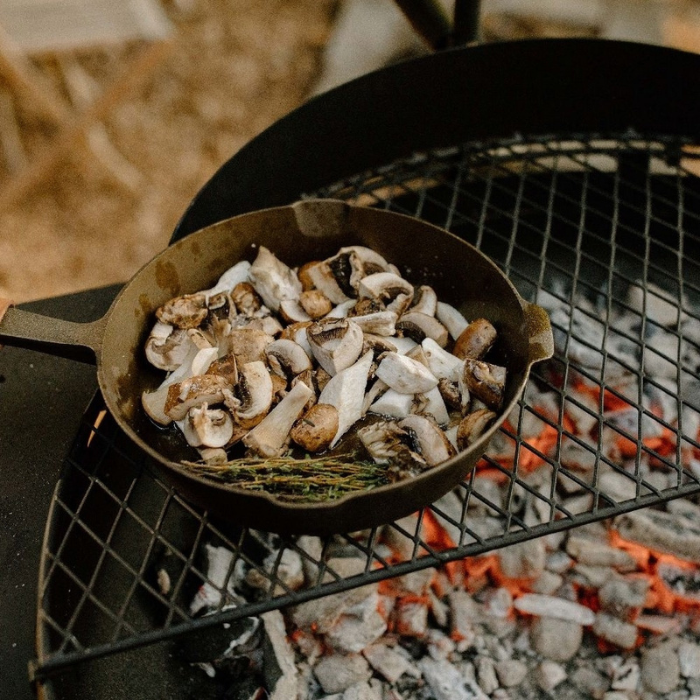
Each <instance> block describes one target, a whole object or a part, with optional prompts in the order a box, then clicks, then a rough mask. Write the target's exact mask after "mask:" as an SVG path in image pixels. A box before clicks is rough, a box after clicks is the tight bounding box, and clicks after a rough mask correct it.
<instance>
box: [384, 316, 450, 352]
mask: <svg viewBox="0 0 700 700" xmlns="http://www.w3.org/2000/svg"><path fill="white" fill-rule="evenodd" d="M396 330H400V331H403V334H404V335H407V336H408V337H409V338H413V340H415V341H416V342H417V343H422V342H423V341H424V340H425V339H426V338H432V339H433V340H434V341H435V342H436V343H437V344H438V345H439V346H440V347H441V348H444V347H445V345H447V340H448V337H449V336H448V333H447V328H445V326H443V325H442V323H440V321H438V320H437V319H436V318H433V317H432V316H428V315H427V314H423V313H421V312H420V311H409V312H408V313H407V314H404V315H403V316H401V318H400V319H399V320H398V322H397V323H396Z"/></svg>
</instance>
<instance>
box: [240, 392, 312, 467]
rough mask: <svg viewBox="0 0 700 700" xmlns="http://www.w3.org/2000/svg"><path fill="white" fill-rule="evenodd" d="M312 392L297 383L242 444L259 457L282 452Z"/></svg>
mask: <svg viewBox="0 0 700 700" xmlns="http://www.w3.org/2000/svg"><path fill="white" fill-rule="evenodd" d="M312 394H313V391H312V390H311V389H309V387H308V386H306V384H304V383H303V382H299V383H298V384H297V385H296V386H294V387H292V389H291V390H290V391H289V393H288V394H287V395H286V396H285V397H284V398H283V399H282V401H280V402H279V403H278V404H277V405H276V406H275V407H274V408H273V409H272V411H270V413H268V415H267V416H265V418H264V419H263V420H262V421H261V422H260V423H258V425H256V426H255V427H254V428H253V429H252V430H251V431H250V432H249V433H248V434H247V435H246V436H245V437H244V438H243V444H244V445H245V446H246V447H248V449H250V450H251V451H252V452H254V453H255V454H257V455H260V456H261V457H276V456H278V455H279V454H280V453H281V452H282V448H283V447H284V446H285V444H286V442H287V439H288V437H289V431H290V430H291V429H292V426H293V425H294V422H295V421H296V420H297V418H298V417H299V415H300V414H301V412H302V411H303V410H304V406H305V405H306V402H307V401H308V400H309V398H310V397H311V395H312Z"/></svg>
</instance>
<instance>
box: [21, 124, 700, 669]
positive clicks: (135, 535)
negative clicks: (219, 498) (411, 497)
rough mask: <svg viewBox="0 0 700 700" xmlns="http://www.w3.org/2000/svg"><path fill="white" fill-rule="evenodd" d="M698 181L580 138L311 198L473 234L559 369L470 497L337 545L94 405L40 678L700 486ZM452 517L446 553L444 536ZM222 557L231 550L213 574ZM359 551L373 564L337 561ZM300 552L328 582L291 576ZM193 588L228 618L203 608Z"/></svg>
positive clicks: (529, 401) (55, 553)
mask: <svg viewBox="0 0 700 700" xmlns="http://www.w3.org/2000/svg"><path fill="white" fill-rule="evenodd" d="M699 173H700V160H699V159H698V158H697V156H696V155H695V154H694V152H693V149H692V148H691V147H690V144H689V143H686V142H684V141H683V140H678V139H673V140H670V139H664V138H660V137H654V138H645V139H642V138H640V137H638V136H629V135H628V136H615V137H605V138H603V137H600V138H595V139H593V138H590V137H576V136H571V137H568V138H566V139H552V138H532V139H528V140H524V139H521V140H519V141H514V142H512V143H503V142H499V143H497V144H478V143H477V144H475V143H470V144H464V145H462V146H460V147H457V148H449V149H444V150H441V151H436V152H431V153H421V154H414V155H413V156H411V157H410V158H407V159H406V160H403V161H399V162H396V163H392V164H390V165H387V166H386V167H381V168H377V169H374V170H372V171H371V172H366V173H361V174H358V175H356V176H354V177H352V178H349V179H347V180H345V181H343V182H340V183H335V184H332V185H329V186H327V187H325V188H323V189H322V190H320V191H318V192H314V193H305V195H304V194H303V193H302V196H321V197H336V198H341V199H345V200H348V201H352V202H355V203H359V204H364V205H369V206H375V207H383V208H385V209H390V210H393V211H398V212H402V213H406V214H410V215H415V216H418V217H420V218H423V219H426V220H428V221H431V222H432V223H435V224H438V225H441V226H444V227H445V228H447V229H449V230H451V231H452V232H454V233H456V234H457V235H459V236H461V237H463V238H464V239H466V240H468V241H470V242H471V243H473V244H474V245H476V246H477V247H478V248H480V249H481V250H482V251H483V252H485V253H486V254H487V255H489V256H490V257H491V258H492V259H493V260H494V261H495V262H496V263H497V264H498V265H499V266H501V267H502V268H503V269H504V271H505V272H506V273H507V274H508V275H509V277H510V278H511V280H512V281H513V283H514V284H515V285H516V287H517V288H518V290H519V292H520V293H521V294H522V295H523V296H524V297H525V298H526V299H529V300H531V301H537V302H538V303H540V304H543V305H544V306H545V307H546V308H547V309H548V311H549V312H550V316H551V320H552V326H553V329H554V333H555V344H556V347H557V352H556V354H555V356H554V358H553V359H552V360H551V361H549V362H547V363H544V364H542V365H538V366H536V367H535V368H534V371H533V373H532V380H531V384H530V386H529V387H528V389H527V390H526V392H525V395H524V397H523V399H522V400H521V401H520V403H519V405H518V408H517V410H516V411H515V412H514V414H512V415H511V416H510V417H509V420H508V421H507V422H506V424H504V426H503V428H502V430H501V431H500V433H499V434H498V435H497V438H496V439H495V440H494V442H493V443H492V445H491V447H490V449H489V452H488V453H487V455H486V456H485V458H484V460H483V461H482V463H481V464H480V466H479V468H478V469H477V470H475V471H474V472H472V473H471V474H470V475H469V477H468V478H467V479H466V480H465V481H464V482H463V483H462V484H461V485H460V486H459V487H458V488H457V489H455V491H454V492H452V493H451V494H448V495H447V496H446V497H444V498H443V499H441V500H440V501H438V502H437V503H435V504H433V505H432V506H430V507H429V508H425V509H423V510H422V511H421V512H420V513H418V514H417V515H416V516H412V517H409V518H405V519H403V520H402V521H399V522H396V523H393V524H390V525H387V526H385V527H383V528H373V529H371V530H370V531H367V532H362V533H348V534H344V535H338V536H335V537H329V538H326V539H325V540H323V541H319V540H317V539H316V538H304V537H300V538H281V537H279V536H276V535H271V534H269V533H264V532H259V531H254V530H250V529H247V528H240V527H235V526H232V525H230V524H227V523H222V522H218V521H216V520H215V519H213V518H210V517H209V516H208V515H207V513H206V512H203V511H201V510H199V509H197V508H195V507H193V506H191V505H189V504H188V503H187V502H185V501H184V500H183V499H181V498H180V497H179V496H178V494H177V493H175V492H174V491H173V489H172V488H171V487H169V486H168V485H167V484H166V483H165V482H163V481H162V480H161V479H160V477H159V476H158V473H157V470H156V469H155V468H154V466H153V465H152V464H151V463H149V461H148V459H147V458H146V457H145V456H144V455H143V454H142V453H140V452H139V451H138V449H137V448H135V447H134V446H133V445H132V444H131V443H130V441H129V440H128V439H127V438H126V437H125V436H124V435H123V434H122V433H121V431H120V430H119V429H118V428H117V426H116V425H115V423H114V422H113V421H112V419H111V418H110V417H109V415H108V414H107V413H106V411H105V408H104V404H103V402H102V400H101V398H100V397H99V396H97V397H96V398H95V399H94V401H93V402H92V404H91V407H90V408H89V410H88V411H87V412H86V414H85V416H84V419H83V425H82V427H81V430H80V432H79V434H78V435H77V436H76V439H75V442H74V445H73V448H72V450H71V453H70V455H69V456H68V458H67V459H66V462H65V466H64V470H63V473H62V476H61V479H60V481H59V483H58V484H57V486H56V490H55V494H54V498H53V502H52V505H51V510H50V513H49V523H48V528H47V537H46V540H45V545H44V550H43V554H42V564H41V571H40V590H39V605H38V630H39V644H38V653H39V658H38V660H37V661H36V662H35V663H34V664H33V667H32V673H33V677H34V678H35V679H37V680H42V679H45V678H47V677H48V676H50V675H51V674H54V673H57V672H59V671H61V670H64V669H66V668H68V667H70V666H72V665H73V664H75V663H77V662H79V661H86V660H89V659H94V658H98V657H101V656H105V655H108V654H113V653H117V652H120V651H125V650H127V649H131V648H135V647H138V646H141V645H145V644H150V643H153V642H157V641H163V640H166V639H173V638H175V637H178V636H180V635H183V634H185V633H188V632H194V631H196V630H201V629H205V628H208V627H212V626H213V625H215V624H220V623H221V622H226V621H228V622H231V621H233V620H237V619H241V618H244V617H248V616H251V615H256V614H259V613H262V612H265V611H267V610H271V609H275V608H280V607H284V606H288V605H296V604H299V603H301V602H304V601H308V600H312V599H315V598H320V597H323V596H327V595H330V594H333V593H337V592H340V591H344V590H348V589H350V588H354V587H356V586H360V585H364V584H367V583H370V582H374V581H379V580H383V579H387V578H392V577H395V576H399V575H403V574H405V573H408V572H411V571H416V570H418V569H422V568H427V567H432V566H439V565H441V564H445V563H447V562H450V561H455V560H459V559H463V558H465V557H475V556H479V555H483V554H485V553H488V552H490V551H492V550H494V549H497V548H501V547H505V546H508V545H512V544H515V543H518V542H523V541H525V540H528V539H532V538H535V537H540V536H543V535H546V534H552V533H556V532H560V531H563V530H566V529H569V528H572V527H575V526H577V525H582V524H584V523H590V522H595V521H599V520H603V519H607V518H613V517H615V516H619V515H621V514H623V513H627V512H629V511H633V510H636V509H639V508H642V507H645V506H657V505H660V504H662V503H664V502H665V501H668V500H670V499H673V498H677V497H680V496H689V495H692V494H696V493H698V492H700V444H699V440H698V437H699V429H700V375H699V373H698V370H699V366H700V323H699V320H700V318H699V317H700V287H699V286H698V280H700V274H698V273H700V255H699V254H698V244H699V243H700V185H699V182H700V180H699V179H698V178H697V174H699ZM412 243H413V244H419V242H412ZM582 425H588V426H589V428H588V430H587V431H586V430H583V429H580V426H582ZM436 523H437V524H438V525H439V526H440V530H441V531H442V532H447V533H448V535H449V539H448V540H445V539H444V538H443V539H442V540H441V541H436V540H435V537H434V530H435V524H436ZM387 543H391V546H388V544H387ZM218 547H223V548H225V550H227V552H228V553H229V554H228V559H227V560H226V561H227V563H226V567H225V571H223V572H219V573H218V574H216V575H214V574H212V573H211V572H209V571H208V568H207V556H208V555H209V554H210V553H211V552H212V551H214V548H218ZM348 551H350V552H352V553H353V554H354V555H355V557H356V558H357V557H361V558H362V561H363V565H362V568H361V570H359V571H352V572H347V571H343V570H340V569H338V567H337V566H336V565H335V564H333V562H336V561H337V559H336V558H334V557H337V556H338V554H339V553H340V554H341V555H342V553H343V552H345V553H347V552H348ZM288 552H292V553H294V556H297V557H298V558H299V559H300V560H301V562H302V564H303V565H304V567H305V569H306V570H307V572H308V571H312V572H313V574H314V575H313V576H312V577H311V578H312V580H313V583H312V585H307V586H306V587H305V588H301V589H298V588H296V587H294V586H291V585H289V583H288V579H287V578H286V577H285V575H284V568H285V562H286V561H287V556H288V555H287V553H288ZM397 553H400V554H399V555H397ZM163 571H165V572H166V574H167V585H166V582H165V581H164V579H163V574H162V572H163ZM159 572H161V573H160V574H159ZM243 574H245V576H244V575H243ZM307 578H308V577H307ZM251 581H253V583H254V584H255V585H253V584H251ZM197 591H199V592H200V594H202V591H204V593H206V594H208V595H210V596H213V600H214V601H215V604H214V607H215V608H216V612H215V614H212V615H206V616H201V615H198V614H197V612H196V611H195V610H194V608H193V607H192V601H193V597H195V596H196V595H197Z"/></svg>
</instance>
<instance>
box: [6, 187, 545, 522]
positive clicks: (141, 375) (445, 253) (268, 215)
mask: <svg viewBox="0 0 700 700" xmlns="http://www.w3.org/2000/svg"><path fill="white" fill-rule="evenodd" d="M354 245H360V246H366V247H367V248H371V249H372V250H374V251H376V252H377V253H378V254H379V255H381V256H383V257H384V258H385V259H386V260H388V261H391V262H392V263H393V264H395V265H396V266H397V268H398V269H399V271H400V272H401V273H402V274H403V275H405V278H406V279H407V280H409V281H410V282H411V284H414V285H428V286H430V287H432V288H433V289H434V291H435V293H436V294H437V297H438V299H440V300H443V301H445V302H446V303H448V304H450V305H452V306H454V307H455V308H456V309H458V310H459V312H460V313H461V314H462V315H463V316H464V317H465V318H467V319H479V318H485V319H489V320H490V321H491V323H493V324H494V326H495V327H496V328H497V329H498V339H497V341H496V343H495V344H494V345H493V347H492V349H491V350H490V351H489V352H490V355H489V357H490V358H491V361H493V363H494V364H497V365H500V366H503V367H506V369H507V376H508V379H507V380H506V387H505V392H504V396H503V405H502V409H501V410H500V414H499V416H498V418H497V419H496V420H495V421H494V422H493V424H492V425H491V426H490V427H489V428H488V429H487V430H486V431H485V432H484V433H483V434H482V435H481V437H480V438H478V440H476V441H475V442H474V443H473V444H472V445H471V446H470V447H469V448H468V449H466V450H463V451H462V452H459V453H458V454H457V455H455V456H454V457H452V458H450V459H448V460H446V461H444V462H442V463H441V464H438V465H437V466H435V467H432V468H430V469H427V470H425V471H423V472H421V473H420V474H419V475H417V476H415V477H411V478H408V479H404V480H402V481H398V482H396V483H390V484H386V485H383V486H378V487H375V488H370V489H368V490H366V491H359V492H354V493H352V494H350V495H345V496H343V497H341V498H337V499H329V500H324V501H314V502H307V501H302V502H297V501H294V502H289V501H284V500H282V499H281V498H278V497H276V496H274V495H271V494H269V493H266V492H264V491H250V490H246V489H243V488H235V487H233V486H230V485H227V484H226V483H223V482H219V481H214V480H212V479H209V478H205V477H203V476H199V475H196V474H194V473H193V471H192V470H191V469H188V468H187V467H186V466H184V465H183V462H186V461H189V462H192V461H197V460H198V459H199V454H198V453H197V452H196V450H194V448H191V447H190V446H189V445H187V443H186V442H185V440H184V439H182V438H181V436H180V435H179V434H176V432H174V431H171V430H168V429H163V428H162V427H160V426H157V425H155V424H154V423H153V422H152V421H151V420H150V419H149V418H148V416H147V415H146V413H145V411H144V410H143V407H142V403H141V397H142V394H143V392H144V391H149V392H152V391H154V390H155V389H156V388H157V387H158V386H159V385H160V384H161V383H162V381H163V378H164V377H163V373H162V372H161V371H159V370H156V369H155V368H154V367H152V366H151V365H150V364H149V362H148V361H147V359H146V356H145V352H144V343H145V340H146V338H147V337H148V335H149V333H150V331H151V329H152V327H153V325H154V323H155V320H156V317H155V313H156V310H157V309H158V308H159V307H161V306H162V305H163V304H165V302H167V301H168V300H170V299H172V298H173V297H177V296H181V295H184V294H190V293H194V292H198V291H200V290H203V289H209V288H211V287H212V286H213V285H214V284H216V282H217V280H218V279H219V278H220V277H221V275H222V274H223V273H224V272H225V271H227V270H228V269H229V268H231V267H232V266H233V265H235V264H236V263H238V262H240V261H243V260H247V261H249V262H252V261H253V260H254V259H255V257H256V256H257V254H258V252H259V250H260V248H261V247H262V246H264V247H265V248H267V249H268V250H269V251H271V252H272V253H273V254H274V255H275V256H277V257H278V258H279V259H280V260H282V261H284V262H285V264H287V265H289V266H290V267H300V266H301V265H303V264H305V263H307V262H310V261H313V260H323V259H325V258H328V257H330V256H332V255H335V254H336V253H337V251H338V250H339V249H340V248H342V247H345V246H354ZM1 342H6V343H8V344H13V345H19V346H21V347H25V348H32V349H37V350H42V351H46V352H50V353H52V354H56V355H62V356H65V357H72V358H75V359H80V360H83V361H92V362H95V361H97V366H98V369H97V377H98V381H99V385H100V389H101V391H102V395H103V397H104V400H105V403H106V405H107V408H108V409H109V411H110V412H111V414H112V415H113V417H114V419H115V420H116V422H117V423H118V424H119V426H120V427H121V428H122V429H123V430H124V432H125V433H126V434H127V435H128V436H129V438H130V439H131V440H133V441H134V442H135V443H136V444H137V445H138V446H139V447H140V448H142V449H143V451H144V452H146V453H147V454H148V455H149V456H150V457H151V458H152V460H153V461H154V463H155V465H156V466H158V467H159V468H160V470H161V472H162V476H163V478H164V479H165V480H166V481H168V482H170V483H171V484H172V485H173V487H174V488H175V489H177V490H178V491H179V492H180V493H181V494H182V495H183V496H184V497H185V498H187V499H188V500H190V501H191V502H193V503H195V504H196V505H198V506H201V507H202V508H205V509H207V510H208V511H210V512H211V513H213V514H216V515H217V516H219V517H221V518H224V519H227V520H229V521H231V522H234V523H237V524H240V525H245V526H248V527H254V528H257V529H262V530H269V531H275V532H280V533H288V534H292V533H313V534H328V533H338V532H351V531H354V530H359V529H363V528H366V527H372V526H374V525H379V524H382V523H387V522H391V521H393V520H396V519H398V518H401V517H403V516H405V515H408V514H410V513H412V512H414V511H416V510H417V509H419V508H421V507H423V506H425V505H428V504H430V503H432V502H433V501H435V500H437V499H438V498H440V497H441V496H442V495H444V494H445V493H447V492H448V491H449V490H451V489H453V488H454V487H455V486H457V485H458V484H459V483H460V482H461V481H462V480H463V479H464V477H465V476H466V475H467V474H468V473H469V472H470V471H471V470H472V469H473V468H474V466H475V465H476V463H477V462H478V460H479V459H480V458H481V456H482V455H483V453H484V451H485V450H486V447H487V445H488V443H489V441H490V440H491V438H492V436H493V435H494V433H495V432H496V431H497V430H498V428H499V426H500V425H501V423H502V422H503V420H505V417H506V416H507V415H508V414H509V413H510V411H511V410H512V408H513V407H514V406H515V404H516V402H517V401H518V399H519V397H520V396H521V394H522V391H523V389H524V388H525V384H526V382H527V380H528V376H529V373H530V369H531V367H532V365H533V364H534V363H535V362H539V361H541V360H544V359H546V358H548V357H550V356H551V354H552V348H553V341H552V331H551V327H550V325H549V318H548V317H547V314H546V313H545V311H544V310H543V309H541V308H540V307H538V306H536V305H534V304H530V303H528V302H527V301H525V300H523V299H522V298H521V297H520V295H519V294H518V292H517V291H516V289H515V287H514V286H513V284H512V283H511V282H510V280H508V279H507V277H506V276H505V275H504V274H503V272H502V271H501V270H500V269H499V268H498V267H497V266H496V265H495V264H494V263H493V262H492V261H491V260H489V259H488V258H487V257H486V256H485V255H483V254H482V253H481V252H480V251H478V250H477V249H476V248H474V247H473V246H472V245H470V244H469V243H466V242H465V241H464V240H462V239H460V238H458V237H457V236H454V235H453V234H451V233H449V232H448V231H445V230H444V229H440V228H438V227H437V226H433V225H432V224H429V223H427V222H425V221H422V220H419V219H416V218H413V217H410V216H405V215H403V214H397V213H394V212H389V211H384V210H378V209H372V208H368V207H361V206H354V205H350V204H347V203H344V202H341V201H337V200H305V201H302V202H297V203H296V204H293V205H291V206H284V207H276V208H273V209H264V210H260V211H255V212H250V213H247V214H242V215H240V216H237V217H234V218H231V219H227V220H224V221H221V222H219V223H216V224H213V225H211V226H208V227H206V228H204V229H201V230H200V231H197V232H195V233H192V234H191V235H189V236H187V237H185V238H182V239H181V240H179V241H177V242H176V243H174V244H173V245H171V246H170V247H169V248H167V249H166V250H164V251H163V252H161V253H160V254H159V255H157V256H156V257H155V258H154V259H153V260H152V261H151V262H149V263H148V264H146V265H145V266H144V267H143V268H142V269H141V270H140V271H139V272H138V273H137V274H136V275H135V276H134V278H133V279H132V280H131V281H130V282H129V283H128V284H127V285H126V286H125V287H124V288H123V289H122V290H121V292H120V293H119V295H118V296H117V298H116V299H115V300H114V302H113V304H112V306H111V308H110V310H109V311H108V312H107V314H106V316H105V317H104V318H102V319H100V320H98V321H95V322H93V323H88V324H80V323H70V322H66V321H58V320H55V319H50V318H44V317H41V316H37V315H35V314H29V313H27V312H25V311H22V310H19V309H14V308H9V309H7V310H6V313H5V316H4V319H2V320H0V343H1Z"/></svg>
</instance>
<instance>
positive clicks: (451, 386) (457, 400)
mask: <svg viewBox="0 0 700 700" xmlns="http://www.w3.org/2000/svg"><path fill="white" fill-rule="evenodd" d="M438 389H439V391H440V395H441V396H442V398H443V400H444V401H445V403H446V404H447V405H448V406H449V407H450V408H454V409H456V410H458V411H461V410H462V394H461V393H460V391H459V385H458V383H457V382H455V381H451V380H449V379H444V378H443V379H440V381H439V382H438Z"/></svg>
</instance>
